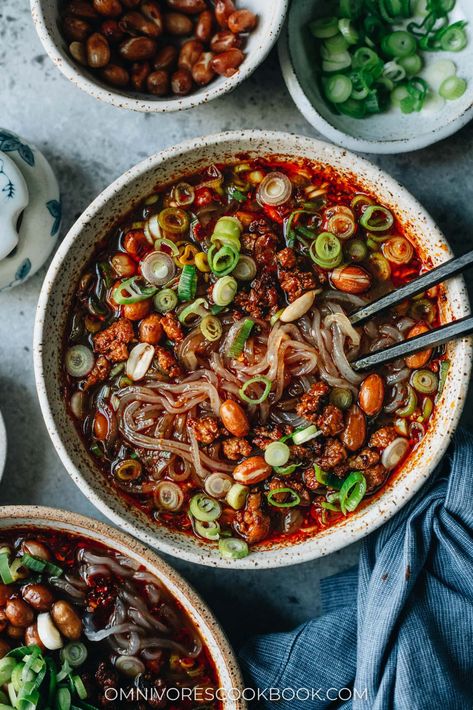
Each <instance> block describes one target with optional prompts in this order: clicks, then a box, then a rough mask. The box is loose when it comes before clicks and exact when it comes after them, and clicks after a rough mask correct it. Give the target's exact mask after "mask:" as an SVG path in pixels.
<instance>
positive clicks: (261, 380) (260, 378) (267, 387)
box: [238, 375, 273, 404]
mask: <svg viewBox="0 0 473 710" xmlns="http://www.w3.org/2000/svg"><path fill="white" fill-rule="evenodd" d="M255 384H262V385H264V390H263V393H262V394H261V395H260V396H259V397H256V398H252V397H249V396H248V395H247V394H246V390H247V389H248V387H251V386H252V385H255ZM272 384H273V383H272V382H271V380H270V379H269V378H268V377H265V376H264V375H257V376H256V377H252V378H251V379H250V380H247V381H246V382H245V384H244V385H243V386H242V387H240V389H239V390H238V394H239V395H240V397H241V399H242V400H243V401H244V402H248V404H261V403H262V402H264V401H265V400H266V399H268V397H269V393H270V392H271V387H272Z"/></svg>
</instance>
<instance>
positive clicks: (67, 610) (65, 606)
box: [51, 600, 82, 641]
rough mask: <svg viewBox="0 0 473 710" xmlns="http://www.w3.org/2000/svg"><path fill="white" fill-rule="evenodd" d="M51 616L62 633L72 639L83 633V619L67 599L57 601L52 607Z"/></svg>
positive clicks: (76, 638)
mask: <svg viewBox="0 0 473 710" xmlns="http://www.w3.org/2000/svg"><path fill="white" fill-rule="evenodd" d="M51 616H52V618H53V621H54V623H55V625H56V626H57V628H58V629H59V631H60V632H61V634H62V635H63V636H65V637H66V638H67V639H70V640H71V641H77V640H78V639H80V637H81V635H82V621H81V620H80V617H79V616H78V614H77V613H76V611H75V609H74V608H73V607H72V606H71V604H69V602H66V601H63V600H61V601H57V602H55V604H53V606H52V608H51Z"/></svg>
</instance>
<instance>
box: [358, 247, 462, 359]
mask: <svg viewBox="0 0 473 710" xmlns="http://www.w3.org/2000/svg"><path fill="white" fill-rule="evenodd" d="M471 266H473V250H472V251H469V252H467V253H466V254H463V255H462V256H459V257H458V258H455V259H451V260H450V261H447V262H445V264H441V266H437V267H436V268H435V269H432V270H431V271H428V272H427V273H425V274H422V276H419V277H418V278H417V279H414V280H413V281H410V282H409V283H408V284H406V285H405V286H402V287H401V288H398V289H396V290H395V291H392V292H391V293H388V294H387V295H386V296H383V297H382V298H379V299H378V300H376V301H373V302H372V303H369V304H368V305H367V306H363V307H362V308H360V309H358V310H357V311H355V312H354V313H352V314H351V315H350V316H349V319H350V322H351V324H352V325H361V324H362V323H364V322H365V321H366V320H368V319H369V318H372V317H373V316H375V315H377V314H378V313H380V312H381V311H384V310H386V309H387V308H392V307H393V306H396V305H397V304H399V303H401V302H402V301H405V300H406V299H408V298H412V297H413V296H417V295H418V294H420V293H423V292H424V291H428V290H429V288H432V287H433V286H437V285H438V284H439V283H442V281H445V280H446V279H449V278H451V277H452V276H456V275H457V274H460V273H462V272H463V271H465V270H466V269H468V268H469V267H471ZM471 333H473V316H465V317H464V318H460V319H459V320H457V321H454V322H453V323H447V324H446V325H442V326H440V327H438V328H434V329H433V330H429V332H428V333H422V335H417V336H415V337H414V338H409V339H408V340H405V341H404V342H402V343H395V344H394V345H390V346H389V347H387V348H382V349H380V350H376V351H375V352H373V353H369V355H365V356H363V357H360V358H358V359H357V360H354V361H353V362H351V363H350V364H351V366H352V368H353V369H354V370H356V371H357V372H358V371H362V370H368V369H370V368H373V367H377V366H379V365H384V364H385V363H387V362H391V361H392V360H397V359H398V358H404V357H406V356H408V355H412V354H414V353H417V352H420V351H421V350H427V349H429V348H435V347H438V346H440V345H444V344H445V343H448V342H449V341H450V340H455V339H456V338H462V337H466V336H467V335H470V334H471Z"/></svg>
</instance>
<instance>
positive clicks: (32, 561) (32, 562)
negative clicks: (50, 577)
mask: <svg viewBox="0 0 473 710" xmlns="http://www.w3.org/2000/svg"><path fill="white" fill-rule="evenodd" d="M21 562H22V564H23V565H24V566H25V567H28V569H31V570H33V572H44V570H45V569H46V562H45V561H44V560H40V559H39V558H38V557H33V555H29V554H28V553H27V552H25V553H24V555H23V556H22V558H21Z"/></svg>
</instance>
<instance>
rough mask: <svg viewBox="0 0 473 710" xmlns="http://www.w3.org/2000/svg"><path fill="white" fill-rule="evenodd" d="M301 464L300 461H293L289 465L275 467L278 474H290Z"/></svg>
mask: <svg viewBox="0 0 473 710" xmlns="http://www.w3.org/2000/svg"><path fill="white" fill-rule="evenodd" d="M299 466H300V463H291V464H289V466H273V468H274V471H275V473H277V474H278V476H290V475H291V473H294V471H295V470H296V469H297V468H299Z"/></svg>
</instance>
